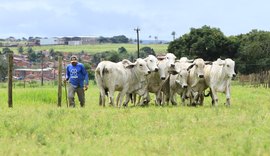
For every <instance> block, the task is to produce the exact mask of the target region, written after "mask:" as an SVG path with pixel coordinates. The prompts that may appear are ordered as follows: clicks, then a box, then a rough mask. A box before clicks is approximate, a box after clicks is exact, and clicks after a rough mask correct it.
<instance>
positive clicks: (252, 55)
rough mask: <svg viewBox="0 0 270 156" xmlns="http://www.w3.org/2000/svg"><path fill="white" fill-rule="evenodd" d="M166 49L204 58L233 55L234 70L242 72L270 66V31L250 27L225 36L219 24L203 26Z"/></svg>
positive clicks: (179, 53)
mask: <svg viewBox="0 0 270 156" xmlns="http://www.w3.org/2000/svg"><path fill="white" fill-rule="evenodd" d="M168 52H171V53H174V54H175V55H176V56H177V57H178V58H180V57H182V56H187V57H189V58H197V57H200V58H203V59H204V60H209V61H214V60H216V59H217V58H232V59H234V60H235V61H236V71H238V72H240V73H242V74H250V73H258V72H262V71H267V70H270V32H268V31H259V30H252V31H251V32H249V33H247V34H240V35H236V36H229V37H227V36H225V35H224V34H223V32H221V31H220V29H218V28H211V27H209V26H203V27H201V28H198V29H195V28H191V29H190V32H189V33H187V34H184V35H182V36H180V37H179V38H177V39H176V40H174V41H172V42H171V43H170V44H169V46H168Z"/></svg>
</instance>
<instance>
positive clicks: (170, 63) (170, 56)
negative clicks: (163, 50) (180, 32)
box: [165, 53, 176, 68]
mask: <svg viewBox="0 0 270 156" xmlns="http://www.w3.org/2000/svg"><path fill="white" fill-rule="evenodd" d="M165 59H167V63H168V66H169V67H170V68H174V67H175V64H174V62H175V59H176V56H175V55H174V54H172V53H167V54H166V56H165Z"/></svg>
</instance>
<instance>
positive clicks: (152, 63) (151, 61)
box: [144, 55, 158, 72]
mask: <svg viewBox="0 0 270 156" xmlns="http://www.w3.org/2000/svg"><path fill="white" fill-rule="evenodd" d="M144 61H145V62H146V64H147V67H148V68H149V70H150V71H151V72H157V71H158V66H157V62H158V60H157V58H156V57H155V56H154V55H148V57H146V58H145V59H144Z"/></svg>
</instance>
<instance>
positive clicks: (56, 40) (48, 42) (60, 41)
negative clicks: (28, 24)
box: [40, 37, 65, 45]
mask: <svg viewBox="0 0 270 156" xmlns="http://www.w3.org/2000/svg"><path fill="white" fill-rule="evenodd" d="M61 44H65V41H64V40H63V39H61V38H57V37H52V38H42V39H40V45H61Z"/></svg>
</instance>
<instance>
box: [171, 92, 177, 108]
mask: <svg viewBox="0 0 270 156" xmlns="http://www.w3.org/2000/svg"><path fill="white" fill-rule="evenodd" d="M170 101H171V103H172V105H177V102H176V101H175V91H174V90H172V89H171V91H170Z"/></svg>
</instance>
